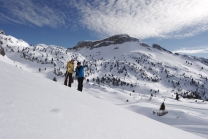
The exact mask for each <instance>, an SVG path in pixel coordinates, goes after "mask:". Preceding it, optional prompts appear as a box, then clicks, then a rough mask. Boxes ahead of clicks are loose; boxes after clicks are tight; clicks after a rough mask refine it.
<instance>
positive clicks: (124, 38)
mask: <svg viewBox="0 0 208 139" xmlns="http://www.w3.org/2000/svg"><path fill="white" fill-rule="evenodd" d="M125 42H140V41H139V39H137V38H132V37H130V36H129V35H126V34H123V35H115V36H112V37H109V38H106V39H103V40H100V41H81V42H79V43H78V44H77V45H76V46H75V47H73V48H69V50H78V49H79V48H90V49H93V48H98V47H103V46H109V45H111V44H122V43H125Z"/></svg>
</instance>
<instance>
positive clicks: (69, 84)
mask: <svg viewBox="0 0 208 139" xmlns="http://www.w3.org/2000/svg"><path fill="white" fill-rule="evenodd" d="M71 83H72V73H69V83H68V86H69V87H71Z"/></svg>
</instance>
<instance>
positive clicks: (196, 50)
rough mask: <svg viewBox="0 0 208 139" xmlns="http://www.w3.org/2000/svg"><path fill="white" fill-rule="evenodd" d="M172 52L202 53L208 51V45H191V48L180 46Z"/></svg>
mask: <svg viewBox="0 0 208 139" xmlns="http://www.w3.org/2000/svg"><path fill="white" fill-rule="evenodd" d="M173 52H174V53H183V54H203V53H208V47H205V46H200V47H193V48H181V49H179V50H175V51H173Z"/></svg>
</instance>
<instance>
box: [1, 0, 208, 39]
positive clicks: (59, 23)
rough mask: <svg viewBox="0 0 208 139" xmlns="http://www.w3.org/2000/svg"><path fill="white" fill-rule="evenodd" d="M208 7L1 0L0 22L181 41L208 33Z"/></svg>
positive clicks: (200, 0) (185, 2) (188, 2)
mask: <svg viewBox="0 0 208 139" xmlns="http://www.w3.org/2000/svg"><path fill="white" fill-rule="evenodd" d="M207 7H208V1H207V0H57V1H53V0H44V1H37V0H21V1H16V0H0V8H1V11H4V12H1V11H0V18H2V19H0V21H2V20H7V21H9V22H14V23H22V24H31V25H36V26H40V27H41V26H50V27H54V28H56V27H70V28H71V27H72V28H80V27H85V28H87V29H89V30H91V31H94V32H96V33H97V34H99V35H100V36H110V35H115V34H120V33H122V34H123V33H125V34H129V35H131V36H134V37H138V38H141V39H145V38H156V37H158V38H181V37H188V36H193V35H195V34H197V33H200V32H203V31H207V30H208V8H207ZM2 9H3V10H2ZM4 13H6V15H4Z"/></svg>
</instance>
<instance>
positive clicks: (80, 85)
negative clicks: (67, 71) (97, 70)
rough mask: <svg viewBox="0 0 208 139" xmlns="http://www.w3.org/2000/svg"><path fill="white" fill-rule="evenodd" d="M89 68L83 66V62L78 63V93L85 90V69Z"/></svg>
mask: <svg viewBox="0 0 208 139" xmlns="http://www.w3.org/2000/svg"><path fill="white" fill-rule="evenodd" d="M86 67H88V66H87V65H85V66H82V65H81V62H78V63H77V68H76V70H75V71H76V77H77V80H78V88H77V90H78V91H81V92H82V88H83V80H84V68H86Z"/></svg>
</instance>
